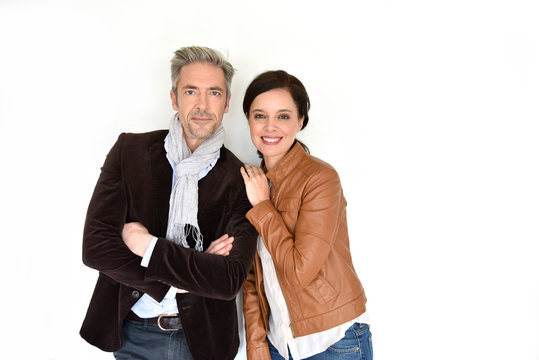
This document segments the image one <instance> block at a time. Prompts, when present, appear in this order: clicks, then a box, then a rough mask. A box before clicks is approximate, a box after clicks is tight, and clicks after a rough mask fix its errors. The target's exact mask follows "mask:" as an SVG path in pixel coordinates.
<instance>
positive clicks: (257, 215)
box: [245, 200, 275, 233]
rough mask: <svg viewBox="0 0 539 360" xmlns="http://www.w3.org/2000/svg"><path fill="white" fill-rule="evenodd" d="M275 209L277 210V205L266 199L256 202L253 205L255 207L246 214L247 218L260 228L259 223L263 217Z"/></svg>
mask: <svg viewBox="0 0 539 360" xmlns="http://www.w3.org/2000/svg"><path fill="white" fill-rule="evenodd" d="M274 211H275V206H273V203H272V202H271V200H264V201H262V202H260V203H258V204H256V206H253V208H252V209H251V210H249V211H248V212H247V214H245V216H246V217H247V220H249V222H250V223H251V224H253V226H254V227H255V228H257V230H259V229H258V227H257V225H258V224H259V223H260V221H261V220H262V218H264V217H265V216H268V215H269V214H271V213H272V212H274ZM259 233H260V231H259Z"/></svg>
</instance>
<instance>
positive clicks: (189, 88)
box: [80, 47, 257, 359]
mask: <svg viewBox="0 0 539 360" xmlns="http://www.w3.org/2000/svg"><path fill="white" fill-rule="evenodd" d="M171 63H172V66H171V70H172V90H171V91H170V97H171V100H172V107H173V108H174V110H176V111H177V113H176V114H175V116H174V117H173V119H172V120H171V124H170V129H169V130H168V131H167V130H159V131H154V132H149V133H144V134H125V133H124V134H122V135H120V137H119V138H118V141H117V142H116V144H115V145H114V146H113V147H112V149H111V151H110V152H109V154H108V156H107V159H106V160H105V163H104V165H103V167H102V170H101V175H100V177H99V180H98V182H97V185H96V188H95V191H94V195H93V197H92V199H91V201H90V205H89V208H88V214H87V218H86V224H85V228H84V239H83V262H84V263H85V264H86V265H87V266H89V267H92V268H94V269H97V270H99V278H98V281H97V284H96V288H95V290H94V294H93V297H92V300H91V302H90V305H89V308H88V312H87V314H86V318H85V320H84V323H83V325H82V328H81V331H80V333H81V336H82V337H83V338H84V339H86V340H87V341H88V342H89V343H91V344H93V345H95V346H97V347H99V348H100V349H102V350H105V351H114V352H115V353H114V355H115V357H116V358H117V359H190V358H191V356H192V358H194V359H232V358H234V356H235V354H236V352H237V349H238V345H239V339H238V331H237V330H238V329H237V314H236V304H235V297H236V294H237V292H238V291H239V290H240V288H241V287H242V284H243V282H244V280H245V278H246V276H247V273H248V271H249V268H250V266H251V264H252V261H253V258H254V253H255V251H256V238H257V234H256V231H255V230H254V228H253V227H252V226H251V225H250V224H249V222H248V221H247V219H246V218H245V216H244V215H245V213H246V212H247V211H248V210H249V209H250V203H249V201H248V199H247V196H246V194H245V190H244V186H243V181H242V178H241V174H240V171H239V169H240V167H241V162H240V161H239V160H238V159H237V158H236V157H235V156H234V155H233V154H232V153H231V152H230V151H229V150H227V149H226V148H225V147H224V146H223V141H224V129H223V126H222V125H221V122H222V119H223V115H224V113H226V112H227V111H228V106H229V101H230V83H231V80H232V76H233V74H234V68H233V67H232V66H231V65H230V63H229V62H228V61H226V60H225V59H223V57H222V56H221V55H220V54H219V53H218V52H216V51H215V50H212V49H208V48H203V47H186V48H181V49H180V50H178V51H176V53H175V56H174V58H173V59H172V61H171ZM232 242H233V244H232ZM141 257H142V260H141Z"/></svg>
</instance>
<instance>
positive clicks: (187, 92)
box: [185, 90, 195, 95]
mask: <svg viewBox="0 0 539 360" xmlns="http://www.w3.org/2000/svg"><path fill="white" fill-rule="evenodd" d="M185 94H186V95H195V91H194V90H187V91H186V92H185Z"/></svg>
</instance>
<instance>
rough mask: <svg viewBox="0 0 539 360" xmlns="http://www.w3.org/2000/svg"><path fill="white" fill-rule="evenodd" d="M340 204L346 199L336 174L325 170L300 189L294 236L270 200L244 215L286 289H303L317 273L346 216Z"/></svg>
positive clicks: (329, 169) (330, 170)
mask: <svg viewBox="0 0 539 360" xmlns="http://www.w3.org/2000/svg"><path fill="white" fill-rule="evenodd" d="M343 202H344V203H346V200H345V199H344V195H343V193H342V189H341V184H340V180H339V176H338V174H337V172H336V171H335V170H334V169H332V168H325V169H323V170H322V171H321V172H320V173H318V174H314V175H312V176H311V178H310V179H309V181H308V182H307V184H306V186H305V189H304V190H303V194H302V197H301V204H300V209H299V210H298V219H297V223H296V226H295V233H291V232H290V231H288V228H287V227H286V224H285V222H284V220H283V218H282V216H281V214H280V213H279V211H278V210H277V209H276V208H275V206H274V205H273V203H272V202H271V201H270V200H266V201H263V202H261V203H259V204H257V205H256V206H255V207H253V208H252V209H251V210H250V211H249V213H248V214H247V218H248V219H249V220H250V221H251V223H252V224H253V225H254V226H255V228H256V229H257V231H258V232H259V233H260V235H261V236H262V239H263V241H264V244H265V245H266V248H267V249H268V252H269V253H270V254H271V257H272V258H273V262H274V264H275V268H276V270H277V271H278V272H279V273H281V274H283V275H284V279H283V280H285V281H286V283H287V284H288V285H289V286H291V287H293V288H295V289H303V288H304V287H306V286H307V285H308V284H309V283H310V282H312V281H313V280H314V279H315V277H316V276H317V275H318V273H319V272H320V270H321V268H322V266H323V264H324V263H325V261H326V259H327V257H328V255H329V253H330V251H331V248H332V247H333V245H334V243H335V239H336V235H337V232H338V230H339V226H340V224H341V222H342V221H343V217H344V216H345V214H344V213H343V212H344V210H343V209H345V206H344V205H343Z"/></svg>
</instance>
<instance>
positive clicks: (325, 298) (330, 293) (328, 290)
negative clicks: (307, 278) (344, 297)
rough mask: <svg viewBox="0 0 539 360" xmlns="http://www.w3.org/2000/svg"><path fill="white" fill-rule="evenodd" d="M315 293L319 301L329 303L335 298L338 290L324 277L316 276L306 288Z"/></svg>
mask: <svg viewBox="0 0 539 360" xmlns="http://www.w3.org/2000/svg"><path fill="white" fill-rule="evenodd" d="M306 289H307V290H308V291H309V292H311V293H312V295H314V298H315V299H316V300H317V301H318V303H320V304H322V305H327V304H329V303H331V302H333V301H334V300H335V298H336V297H337V291H336V290H335V289H334V288H333V286H331V284H330V283H328V282H327V280H326V279H324V278H322V277H320V276H319V277H317V278H315V279H314V280H313V281H312V282H311V283H310V284H309V285H308V286H307V288H306Z"/></svg>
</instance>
